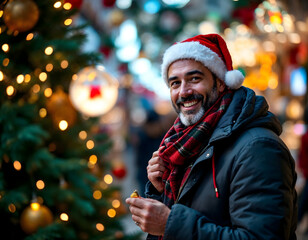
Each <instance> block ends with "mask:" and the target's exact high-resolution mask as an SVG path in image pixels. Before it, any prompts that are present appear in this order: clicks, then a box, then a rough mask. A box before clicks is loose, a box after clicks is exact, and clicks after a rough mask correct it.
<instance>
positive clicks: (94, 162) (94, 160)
mask: <svg viewBox="0 0 308 240" xmlns="http://www.w3.org/2000/svg"><path fill="white" fill-rule="evenodd" d="M89 162H90V163H91V164H96V162H97V156H96V155H91V156H90V158H89Z"/></svg>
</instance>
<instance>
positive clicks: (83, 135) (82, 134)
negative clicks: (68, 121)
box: [79, 131, 88, 140]
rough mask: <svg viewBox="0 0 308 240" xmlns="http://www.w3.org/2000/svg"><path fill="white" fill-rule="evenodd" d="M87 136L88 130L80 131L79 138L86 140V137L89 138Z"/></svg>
mask: <svg viewBox="0 0 308 240" xmlns="http://www.w3.org/2000/svg"><path fill="white" fill-rule="evenodd" d="M87 136H88V134H87V132H86V131H80V132H79V138H80V139H81V140H85V139H86V138H87Z"/></svg>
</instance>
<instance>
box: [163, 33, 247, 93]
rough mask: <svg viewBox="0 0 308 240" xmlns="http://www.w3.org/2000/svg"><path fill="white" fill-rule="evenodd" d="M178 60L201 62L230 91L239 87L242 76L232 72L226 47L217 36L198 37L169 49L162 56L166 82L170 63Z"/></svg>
mask: <svg viewBox="0 0 308 240" xmlns="http://www.w3.org/2000/svg"><path fill="white" fill-rule="evenodd" d="M180 59H194V60H196V61H199V62H201V63H202V64H203V65H204V66H206V67H207V68H208V69H209V70H210V71H211V72H212V73H214V74H215V75H216V76H217V77H218V78H220V79H221V80H223V81H224V82H225V84H226V85H227V86H228V87H229V88H231V89H238V88H240V87H241V85H242V83H243V81H244V76H243V74H242V73H241V72H240V71H239V70H233V67H232V59H231V56H230V53H229V51H228V48H227V45H226V43H225V41H224V40H223V38H222V37H221V36H219V35H218V34H208V35H198V36H195V37H192V38H188V39H186V40H184V41H182V42H178V43H175V44H174V45H172V46H171V47H169V48H168V49H167V50H166V52H165V53H164V56H163V62H162V65H161V73H162V76H163V79H164V80H165V81H166V83H167V82H168V78H167V73H168V68H169V66H170V64H171V63H173V62H175V61H176V60H180Z"/></svg>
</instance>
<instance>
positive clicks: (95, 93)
mask: <svg viewBox="0 0 308 240" xmlns="http://www.w3.org/2000/svg"><path fill="white" fill-rule="evenodd" d="M100 96H102V93H101V87H100V86H96V85H92V86H90V98H91V99H93V98H95V97H100Z"/></svg>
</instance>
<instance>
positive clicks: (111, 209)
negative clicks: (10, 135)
mask: <svg viewBox="0 0 308 240" xmlns="http://www.w3.org/2000/svg"><path fill="white" fill-rule="evenodd" d="M116 214H117V212H116V210H114V209H113V208H110V209H109V210H108V211H107V215H108V217H110V218H114V217H115V216H116Z"/></svg>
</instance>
